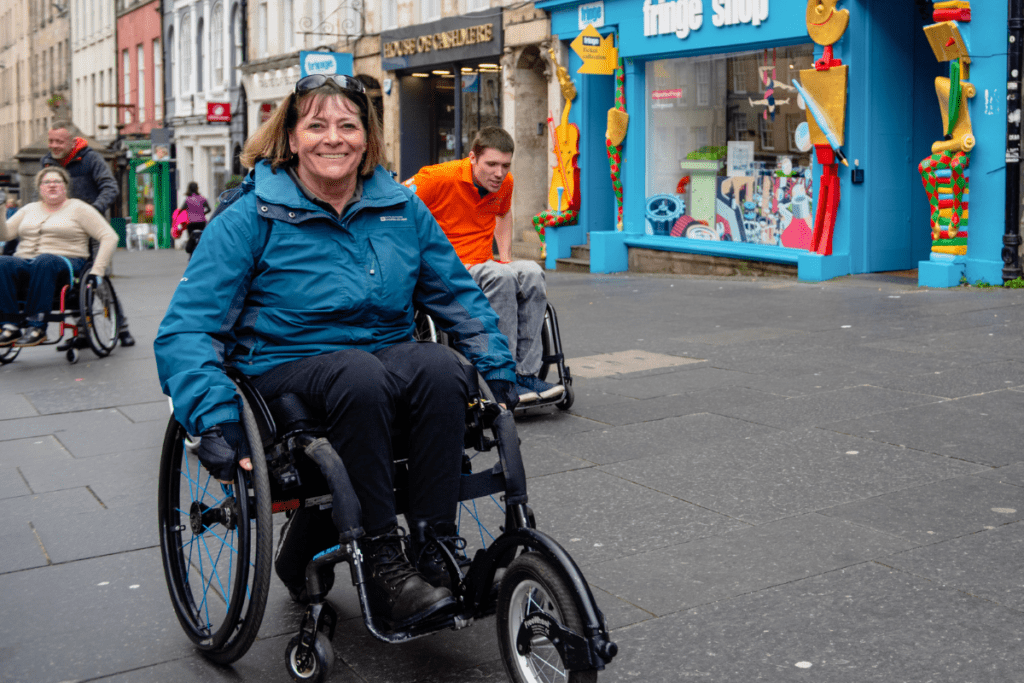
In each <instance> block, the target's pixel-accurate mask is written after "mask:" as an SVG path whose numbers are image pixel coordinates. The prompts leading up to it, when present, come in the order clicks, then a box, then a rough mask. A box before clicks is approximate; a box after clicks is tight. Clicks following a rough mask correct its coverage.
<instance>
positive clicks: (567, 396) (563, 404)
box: [555, 384, 576, 410]
mask: <svg viewBox="0 0 1024 683" xmlns="http://www.w3.org/2000/svg"><path fill="white" fill-rule="evenodd" d="M575 400H576V394H575V393H573V390H572V385H571V384H566V385H565V393H563V394H562V400H561V401H559V402H558V403H557V404H555V405H557V406H558V409H559V410H569V408H572V404H573V401H575Z"/></svg>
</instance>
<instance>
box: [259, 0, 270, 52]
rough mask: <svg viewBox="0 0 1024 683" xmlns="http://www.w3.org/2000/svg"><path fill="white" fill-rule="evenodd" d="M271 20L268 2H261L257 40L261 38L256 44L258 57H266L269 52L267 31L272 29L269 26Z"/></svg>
mask: <svg viewBox="0 0 1024 683" xmlns="http://www.w3.org/2000/svg"><path fill="white" fill-rule="evenodd" d="M269 22H270V17H269V16H268V14H267V3H266V2H261V3H260V7H259V15H258V16H257V17H256V34H257V40H259V43H258V44H257V46H256V56H257V57H266V56H267V54H268V52H267V50H268V47H267V38H268V36H267V31H269V30H270V26H268V24H269Z"/></svg>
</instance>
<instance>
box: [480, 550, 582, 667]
mask: <svg viewBox="0 0 1024 683" xmlns="http://www.w3.org/2000/svg"><path fill="white" fill-rule="evenodd" d="M550 622H554V623H555V624H557V625H558V627H560V628H564V629H567V630H569V631H572V632H574V633H576V634H582V633H583V617H582V616H581V615H580V610H579V608H578V607H577V606H576V602H575V601H574V600H573V594H572V591H571V590H570V588H569V586H568V584H567V583H566V581H565V579H563V578H562V576H561V575H560V574H559V573H558V571H557V569H556V568H555V567H554V566H552V564H551V562H550V561H548V560H547V559H545V558H544V556H542V555H540V554H539V553H534V552H529V553H524V554H522V555H520V556H519V557H517V558H516V559H515V560H513V561H512V564H510V565H509V567H508V569H507V570H506V571H505V575H504V576H503V577H502V580H501V588H500V590H499V592H498V611H497V616H496V619H495V623H496V624H497V627H498V646H499V648H500V650H501V658H502V663H503V664H504V665H505V671H506V673H507V674H508V676H509V679H510V680H512V681H514V683H551V682H553V681H560V682H566V683H592V682H594V681H597V671H594V670H588V671H569V670H568V668H567V667H566V663H565V662H564V661H563V660H562V656H561V654H560V653H559V650H558V648H557V647H556V646H555V644H554V643H553V642H552V634H551V630H552V629H550V628H547V629H546V628H544V627H543V624H544V623H550ZM538 624H541V625H542V626H541V627H540V628H537V627H536V626H537V625H538ZM555 637H556V638H557V636H555Z"/></svg>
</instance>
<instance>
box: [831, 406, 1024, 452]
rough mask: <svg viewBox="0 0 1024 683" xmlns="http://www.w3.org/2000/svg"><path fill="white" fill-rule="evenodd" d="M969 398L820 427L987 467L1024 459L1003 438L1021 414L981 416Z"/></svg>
mask: <svg viewBox="0 0 1024 683" xmlns="http://www.w3.org/2000/svg"><path fill="white" fill-rule="evenodd" d="M973 398H974V397H971V398H966V399H960V400H956V401H943V402H941V403H931V404H927V405H918V406H910V407H907V408H906V409H904V410H895V411H891V412H887V413H885V412H880V413H876V414H874V415H871V416H870V417H858V418H856V419H845V420H836V421H834V422H830V423H827V424H825V425H823V428H826V429H830V430H833V431H837V432H841V433H843V434H852V435H856V436H859V437H862V438H865V439H872V440H874V441H879V442H882V443H889V444H897V445H908V444H913V446H914V448H917V449H920V450H925V451H929V452H931V453H936V454H939V455H945V456H948V457H951V458H958V459H961V460H965V461H968V462H975V463H981V464H985V465H991V466H999V465H1006V464H1009V463H1014V462H1024V452H1022V451H1021V449H1020V447H1019V445H1018V444H1017V443H1015V442H1014V441H1012V440H1008V439H1007V438H1006V435H1007V434H1010V433H1013V432H1014V431H1016V430H1017V429H1019V425H1020V420H1019V418H1018V417H1017V416H1008V415H1002V414H1001V415H1000V416H998V417H996V416H980V415H978V414H977V413H975V412H974V411H973V410H971V407H970V406H971V403H970V402H971V401H972V400H973ZM979 417H984V418H985V419H984V420H981V419H979Z"/></svg>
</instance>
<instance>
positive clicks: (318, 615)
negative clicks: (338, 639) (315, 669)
mask: <svg viewBox="0 0 1024 683" xmlns="http://www.w3.org/2000/svg"><path fill="white" fill-rule="evenodd" d="M337 623H338V614H337V612H335V611H334V608H333V607H331V606H330V605H329V604H327V603H326V602H318V603H310V604H309V605H308V606H307V607H306V613H305V614H303V615H302V625H301V626H299V649H298V652H296V654H295V659H296V662H297V663H298V665H299V667H300V669H302V670H310V669H311V668H312V661H313V659H314V658H315V657H316V655H315V654H314V652H313V644H314V643H315V642H316V634H317V633H318V632H321V631H322V632H324V633H325V634H327V640H328V642H331V641H333V640H334V627H335V626H336V625H337Z"/></svg>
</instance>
